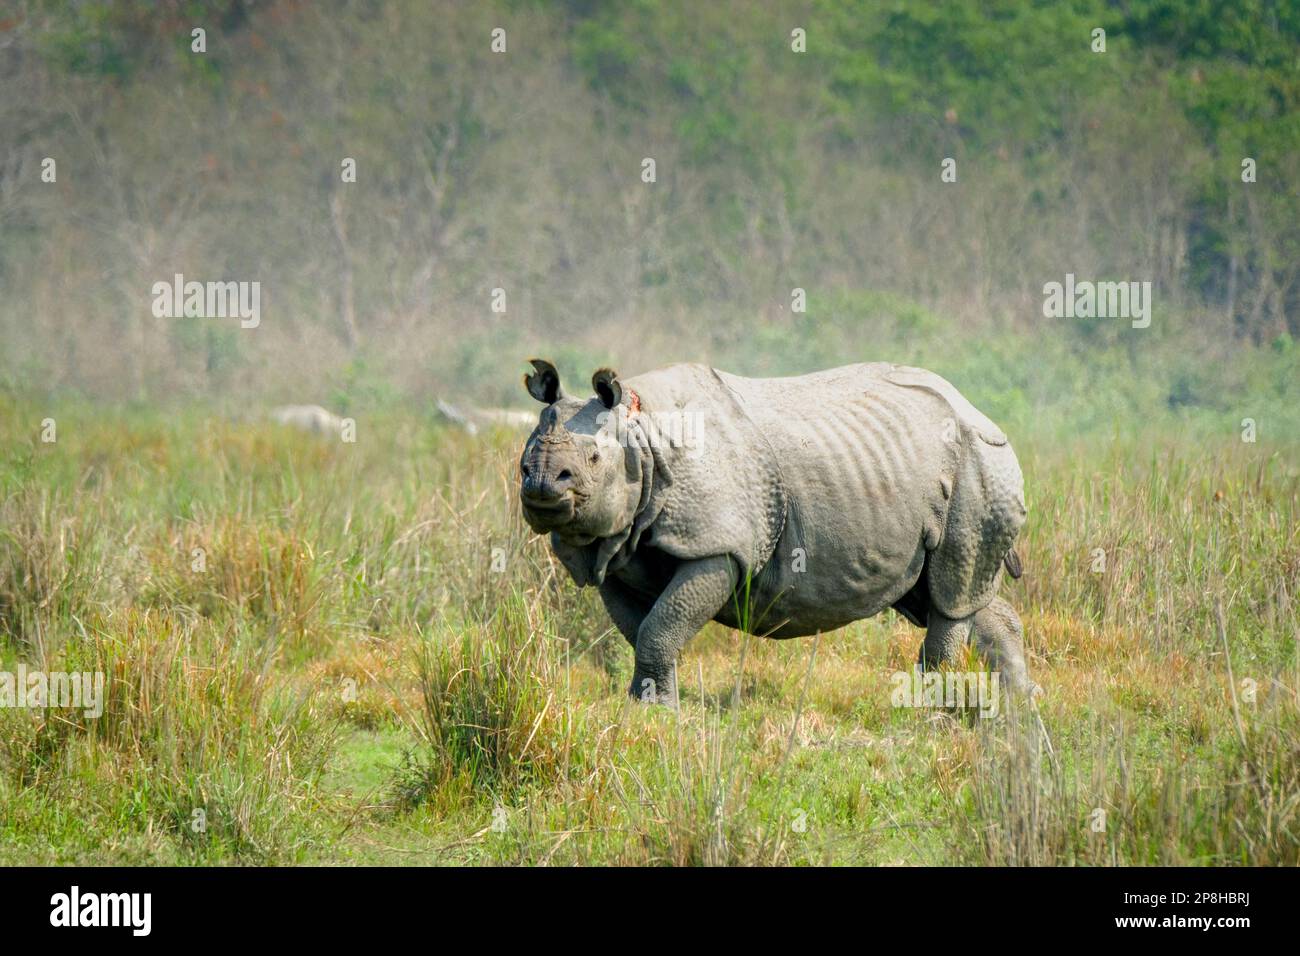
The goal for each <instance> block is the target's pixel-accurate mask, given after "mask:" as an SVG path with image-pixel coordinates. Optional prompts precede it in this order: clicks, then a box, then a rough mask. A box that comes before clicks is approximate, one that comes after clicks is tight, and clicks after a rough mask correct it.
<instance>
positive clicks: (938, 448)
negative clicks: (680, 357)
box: [519, 359, 1033, 704]
mask: <svg viewBox="0 0 1300 956" xmlns="http://www.w3.org/2000/svg"><path fill="white" fill-rule="evenodd" d="M532 365H533V368H534V372H533V373H532V374H530V375H525V376H524V383H525V386H526V388H527V389H528V392H529V394H531V395H532V396H533V398H535V399H537V400H538V401H539V402H541V403H542V404H543V405H545V406H546V407H545V408H544V409H543V410H542V412H541V416H540V419H539V421H538V424H537V428H536V429H535V430H534V431H533V433H532V435H531V436H530V437H529V439H528V442H527V443H526V445H525V446H524V450H523V454H522V456H521V458H520V462H519V469H520V500H521V504H522V508H523V515H524V518H525V520H526V521H527V523H528V525H529V526H530V527H531V528H532V529H533V530H534V531H536V532H538V533H539V534H540V533H549V534H550V536H551V546H552V548H553V549H554V552H555V554H556V556H557V557H558V558H559V560H560V562H561V563H562V564H563V565H564V566H565V568H566V569H567V570H568V571H569V573H570V574H571V575H572V576H573V579H574V580H575V581H576V582H577V583H578V585H579V586H586V585H594V586H595V587H597V588H599V590H600V596H601V599H602V601H603V603H604V605H605V608H606V610H607V611H608V612H609V616H610V617H611V618H612V619H613V621H614V624H615V625H616V626H617V627H618V629H619V631H621V632H622V634H623V636H624V637H626V638H627V640H628V642H629V643H630V644H631V645H632V647H633V648H634V650H635V652H636V666H635V670H634V674H633V678H632V685H631V687H630V688H629V693H630V694H631V695H632V696H634V697H637V698H639V699H643V700H644V699H647V698H648V697H649V698H653V699H655V700H657V701H659V702H666V703H670V704H671V703H673V702H674V701H675V700H676V691H677V688H676V662H677V656H678V653H679V652H680V651H681V649H682V647H683V645H684V644H685V643H686V641H687V640H688V639H689V638H690V637H692V636H693V635H694V634H695V633H696V632H697V631H698V630H699V629H700V628H701V627H703V626H704V625H705V624H706V623H707V622H708V621H710V620H714V621H720V622H722V623H723V624H726V625H728V626H730V627H737V628H741V629H743V630H746V631H748V632H749V633H754V634H760V635H763V636H766V637H773V638H787V637H798V636H802V635H807V634H814V633H819V632H823V631H830V630H833V629H835V628H839V627H842V626H844V625H845V624H848V623H850V622H852V621H856V620H859V619H861V618H866V617H870V616H872V615H874V614H877V613H879V612H881V611H883V610H884V609H886V608H890V607H892V608H894V609H895V610H897V611H898V612H899V613H901V614H902V615H903V616H904V617H906V618H907V619H908V620H910V621H911V622H912V623H913V624H915V625H917V626H919V627H924V628H925V629H926V636H925V640H924V642H923V644H922V647H921V653H920V666H921V667H922V668H932V667H934V666H935V665H937V664H939V663H942V662H954V661H955V660H957V659H958V658H959V657H960V656H961V654H962V653H963V651H962V647H963V645H964V644H966V643H967V642H970V643H972V644H973V645H974V646H975V647H976V649H977V650H978V651H979V652H980V653H981V654H982V655H983V657H984V659H985V660H986V661H987V662H988V663H989V665H990V666H992V667H994V668H995V669H997V670H998V671H1000V673H1001V675H1002V679H1003V682H1004V684H1005V685H1007V686H1009V687H1010V688H1011V689H1013V690H1016V691H1020V692H1027V691H1030V690H1032V689H1033V685H1032V684H1031V683H1030V681H1029V678H1028V675H1027V673H1026V670H1025V658H1024V643H1023V633H1022V629H1021V625H1020V619H1019V618H1018V617H1017V615H1016V612H1015V611H1014V610H1012V608H1011V606H1010V605H1009V604H1008V603H1007V602H1006V601H1004V600H1002V599H1001V598H999V597H998V596H997V591H998V585H999V582H1000V580H1001V576H1002V570H1003V568H1004V567H1005V568H1006V570H1007V571H1008V572H1009V573H1010V574H1011V575H1012V576H1013V577H1019V576H1020V564H1019V559H1018V558H1017V556H1016V553H1015V551H1013V550H1012V545H1013V544H1014V542H1015V540H1016V536H1017V535H1018V534H1019V532H1020V528H1021V526H1022V525H1023V524H1024V521H1025V503H1024V491H1023V481H1022V478H1021V474H1020V466H1019V464H1018V463H1017V461H1016V456H1015V454H1014V453H1013V452H1012V450H1011V446H1010V444H1008V442H1007V438H1006V436H1005V435H1004V434H1003V433H1002V431H1001V430H1000V429H999V428H998V427H997V426H996V425H994V424H993V422H991V421H989V419H988V418H986V417H985V416H984V415H983V414H981V413H980V412H979V411H977V410H976V409H975V407H974V406H973V405H971V403H970V402H968V401H967V400H966V399H965V398H963V397H962V395H961V394H960V393H959V392H958V391H957V389H956V388H954V387H953V386H952V385H951V384H949V383H948V382H947V381H945V380H944V379H942V378H940V377H939V376H938V375H936V374H934V373H933V372H928V371H925V370H924V369H919V368H910V367H907V366H903V365H893V364H889V363H884V362H877V363H872V364H862V365H847V366H844V367H842V368H835V369H830V370H829V371H824V372H817V373H814V374H811V375H803V376H799V377H794V378H742V377H740V376H737V375H730V374H728V373H726V372H721V371H718V370H717V369H714V368H710V367H709V366H707V365H698V364H683V365H671V366H668V367H666V368H661V369H658V370H656V371H652V372H647V373H645V374H643V375H638V376H635V377H633V378H629V379H627V380H626V381H620V380H619V378H618V375H617V374H616V373H615V372H613V371H612V370H610V369H601V370H600V371H598V372H596V373H595V375H594V376H593V378H592V388H593V390H594V391H595V396H594V397H591V398H574V397H570V396H569V395H567V394H565V392H564V390H563V389H562V388H561V386H560V377H559V374H558V373H557V372H556V370H555V367H554V366H553V365H552V364H551V363H550V362H546V361H542V360H540V359H533V360H532Z"/></svg>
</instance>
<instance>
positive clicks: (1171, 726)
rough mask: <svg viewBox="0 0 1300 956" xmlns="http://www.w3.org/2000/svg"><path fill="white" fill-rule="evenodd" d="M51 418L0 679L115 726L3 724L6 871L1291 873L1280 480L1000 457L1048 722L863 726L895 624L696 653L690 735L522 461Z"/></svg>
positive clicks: (887, 621) (11, 568)
mask: <svg viewBox="0 0 1300 956" xmlns="http://www.w3.org/2000/svg"><path fill="white" fill-rule="evenodd" d="M45 414H47V412H46V411H45V410H43V409H41V410H38V409H36V408H34V407H33V406H32V405H30V404H23V403H21V402H19V403H13V404H10V405H8V406H6V407H4V408H0V440H2V441H3V447H4V448H5V449H6V452H5V455H4V457H3V459H0V516H2V517H3V525H2V526H0V669H5V668H12V666H13V665H14V664H16V663H17V662H18V661H19V660H22V661H25V662H26V663H28V664H29V665H30V666H33V667H34V666H40V667H43V668H45V669H47V670H58V669H65V670H71V669H74V668H75V669H77V670H92V671H94V670H99V671H102V672H103V673H105V675H106V678H107V686H108V691H107V706H106V710H105V713H104V715H103V717H101V718H100V719H98V720H89V719H86V718H85V717H84V715H80V714H78V713H75V712H69V711H63V710H58V709H55V708H46V709H37V710H11V709H3V710H0V806H3V809H4V813H3V815H0V859H3V860H5V861H41V862H50V861H61V860H81V861H92V862H121V861H130V862H139V861H151V862H158V861H167V862H223V861H233V862H251V861H274V862H294V861H299V860H313V861H336V860H340V859H352V858H359V859H369V858H371V856H377V857H379V858H382V859H385V860H391V859H394V858H395V859H398V860H408V859H414V860H417V861H425V860H436V861H440V862H503V863H529V864H560V863H570V864H572V863H608V862H621V863H627V864H668V865H690V864H704V865H728V864H755V865H767V864H782V863H811V862H818V863H822V862H867V863H881V862H889V863H894V862H904V863H906V862H938V863H947V862H954V861H960V862H971V863H1010V864H1058V863H1064V864H1088V865H1112V864H1126V863H1151V862H1185V863H1211V862H1213V863H1295V862H1297V851H1296V840H1295V834H1296V833H1297V832H1300V821H1297V819H1296V815H1297V812H1298V811H1297V804H1298V802H1300V780H1298V779H1297V773H1298V771H1297V750H1298V747H1297V741H1298V740H1300V734H1298V733H1297V731H1298V730H1300V728H1298V727H1297V722H1296V717H1295V714H1296V694H1297V688H1298V687H1300V678H1298V677H1297V666H1298V665H1297V648H1296V635H1297V633H1298V632H1300V616H1298V612H1297V607H1296V602H1295V601H1294V599H1293V597H1292V596H1293V595H1294V594H1296V590H1297V583H1298V582H1297V572H1298V569H1300V530H1298V524H1300V523H1298V522H1297V520H1296V519H1297V517H1298V514H1297V500H1296V496H1297V487H1298V486H1297V481H1298V480H1300V476H1298V473H1297V464H1296V456H1295V449H1294V448H1293V447H1291V446H1289V445H1283V444H1274V445H1269V444H1267V443H1260V444H1258V445H1249V444H1246V443H1240V442H1223V441H1219V442H1209V441H1204V440H1198V441H1195V442H1194V441H1192V440H1191V439H1184V440H1172V439H1169V438H1157V439H1155V440H1152V439H1151V438H1150V437H1149V436H1146V435H1143V436H1137V435H1134V436H1119V437H1116V438H1113V439H1101V438H1097V437H1093V438H1090V439H1087V440H1079V441H1076V442H1072V443H1071V442H1062V443H1060V444H1059V447H1058V446H1057V439H1058V436H1054V435H1053V436H1046V437H1044V439H1043V440H1042V441H1035V440H1034V436H1033V434H1032V433H1029V434H1027V435H1025V436H1023V437H1017V448H1018V450H1020V451H1021V457H1022V460H1023V463H1024V468H1025V472H1026V476H1027V485H1028V488H1029V495H1030V515H1031V517H1030V523H1029V525H1028V527H1027V528H1026V533H1025V537H1024V539H1023V548H1022V555H1023V557H1024V564H1025V569H1026V573H1025V577H1024V578H1023V579H1022V580H1021V581H1019V582H1016V583H1014V584H1012V583H1008V584H1007V594H1008V597H1009V598H1010V600H1011V601H1012V602H1013V603H1014V604H1016V605H1017V606H1018V607H1019V608H1020V609H1021V611H1022V617H1023V618H1024V621H1025V625H1026V627H1025V629H1026V637H1027V645H1028V653H1029V658H1030V667H1031V670H1032V671H1033V674H1034V677H1035V679H1036V680H1037V681H1038V682H1039V683H1041V684H1042V685H1043V686H1044V688H1045V689H1046V695H1045V696H1044V698H1043V699H1042V700H1041V702H1040V703H1039V712H1038V714H1037V716H1033V715H1028V716H1026V715H1020V716H1017V715H1016V714H1014V713H1011V714H1008V715H1007V716H1006V717H1005V718H1003V719H1000V720H997V721H992V722H986V721H956V722H954V721H952V720H950V719H949V718H947V717H946V716H944V715H942V714H931V713H928V712H924V711H920V712H915V711H897V710H894V709H892V708H891V707H890V706H889V696H888V692H889V680H888V675H889V674H890V672H891V671H893V670H896V669H899V668H907V667H910V666H911V662H912V661H914V660H915V657H916V648H917V644H918V642H919V640H920V637H921V634H920V632H919V631H917V630H915V629H913V628H910V627H909V626H907V625H905V624H904V623H902V622H901V621H900V620H898V619H891V618H889V617H886V618H882V619H879V620H875V621H871V622H865V623H863V624H859V625H854V626H853V627H850V628H847V629H844V630H842V631H840V632H836V633H834V634H829V635H824V636H823V637H822V638H820V640H819V642H818V643H816V644H815V645H814V643H813V642H812V641H787V642H773V641H764V640H760V639H749V640H744V639H743V638H741V637H740V635H738V634H737V633H735V632H732V631H728V630H725V629H723V628H721V627H718V626H710V627H709V628H706V630H705V631H704V632H703V633H702V634H701V635H700V636H699V637H697V638H696V639H695V640H694V641H693V642H692V643H691V644H690V645H689V646H688V648H687V652H686V654H685V656H684V658H683V660H682V663H681V665H680V666H681V679H680V681H679V690H680V695H681V709H680V711H678V712H676V713H672V712H659V711H658V710H656V709H650V708H645V707H642V706H640V705H638V704H634V703H630V702H628V701H627V699H626V687H627V681H628V677H629V674H630V669H631V656H632V652H631V649H630V648H629V647H628V646H627V644H626V642H625V641H624V640H623V638H622V637H621V636H620V635H619V634H618V633H617V632H615V631H613V629H612V628H611V627H610V624H609V622H608V620H607V618H606V617H605V615H604V612H603V610H602V608H601V607H600V603H599V600H598V599H597V598H596V597H595V596H594V595H593V594H591V593H589V592H579V591H577V590H576V589H575V588H574V587H573V585H572V584H571V582H569V581H568V580H567V577H566V575H565V574H564V573H563V571H562V569H560V568H559V566H558V565H557V564H556V563H555V562H554V560H553V559H552V558H551V556H550V554H549V551H548V549H547V548H546V544H545V542H544V541H543V540H541V539H539V538H536V537H534V536H532V535H530V534H529V533H528V531H527V529H526V527H524V525H523V523H522V521H521V520H520V517H519V514H518V509H517V504H516V502H515V500H514V488H513V474H514V461H515V457H516V453H517V446H516V444H515V441H516V440H515V439H512V438H510V437H507V436H502V435H498V436H495V437H490V438H488V439H481V438H480V439H471V438H469V437H468V436H465V435H461V434H458V433H449V432H447V431H445V430H442V429H440V428H438V427H436V426H433V425H431V424H429V423H425V422H423V421H421V420H419V419H418V418H417V417H412V416H410V415H406V414H403V413H401V412H400V410H396V409H389V410H380V411H376V412H374V413H373V414H371V415H361V416H360V417H359V434H360V436H361V437H360V440H359V441H358V442H357V443H356V444H355V445H343V444H341V443H332V442H329V441H322V440H320V439H318V438H315V437H311V436H303V435H299V434H297V433H292V432H288V431H284V430H280V429H272V428H268V427H266V426H262V425H258V424H255V423H252V422H229V421H214V420H211V419H208V418H205V417H203V416H202V415H200V414H198V413H197V412H194V411H181V412H180V413H178V414H177V415H174V416H171V417H169V418H163V417H162V416H161V415H157V414H153V413H150V412H148V411H138V412H132V413H129V414H119V413H107V414H105V413H95V412H92V411H91V410H89V409H85V408H80V407H78V406H76V405H75V404H70V405H69V406H68V408H67V409H66V411H61V412H60V413H59V414H58V417H59V421H60V430H59V440H58V442H57V443H55V444H54V445H42V444H41V443H39V442H38V441H37V440H36V439H35V437H34V434H33V431H32V429H31V427H30V426H31V423H32V422H33V421H39V420H40V418H41V417H43V416H44V415H45ZM1098 548H1099V549H1101V550H1102V551H1103V553H1104V555H1105V561H1104V566H1100V567H1099V569H1097V570H1094V567H1095V565H1094V562H1093V554H1094V551H1095V550H1096V549H1098ZM195 549H202V551H203V553H204V557H205V562H204V563H203V565H202V569H201V570H196V569H195V564H194V552H195ZM1220 604H1221V605H1222V607H1223V611H1224V614H1223V622H1224V623H1223V630H1222V633H1220V630H1219V628H1218V626H1217V619H1216V615H1215V607H1216V605H1220ZM814 646H815V647H816V648H817V652H816V654H815V656H814V654H813V649H814ZM1229 655H1230V657H1229ZM1229 665H1231V667H1229ZM1230 671H1231V678H1230V676H1229V672H1230ZM345 691H346V693H345ZM1022 717H1023V718H1024V722H1023V723H1022ZM1048 741H1050V745H1051V746H1050V749H1049V748H1048V746H1047V742H1048ZM402 755H405V756H402ZM1098 810H1100V811H1103V812H1104V825H1103V826H1102V827H1101V828H1100V829H1099V830H1096V831H1094V825H1095V821H1097V820H1099V819H1102V818H1100V817H1098V816H1097V814H1096V811H1098ZM196 811H201V813H198V814H196ZM199 821H202V825H201V826H200V825H198V822H199ZM385 854H390V855H385ZM394 854H395V855H396V856H393V855H394Z"/></svg>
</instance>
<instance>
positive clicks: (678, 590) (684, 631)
mask: <svg viewBox="0 0 1300 956" xmlns="http://www.w3.org/2000/svg"><path fill="white" fill-rule="evenodd" d="M735 585H736V572H735V570H734V568H733V566H732V562H731V559H730V558H729V557H727V556H725V555H719V556H717V557H712V558H701V559H700V560H698V561H686V562H684V563H682V564H681V565H679V566H678V568H677V571H676V572H675V573H674V574H673V578H672V580H671V581H669V582H668V586H667V587H666V588H664V591H663V593H662V594H660V595H659V599H658V600H657V601H655V603H654V607H652V608H651V609H650V613H649V614H647V615H646V618H645V620H644V621H642V622H641V627H640V629H639V630H638V631H637V638H636V670H635V671H634V673H633V675H632V686H631V687H630V688H628V694H629V695H631V696H632V697H633V698H635V699H637V700H642V701H646V702H649V703H659V704H666V705H668V706H669V707H673V706H676V702H677V655H678V654H680V653H681V650H682V648H683V647H684V646H685V645H686V642H687V641H688V640H690V639H691V638H692V637H693V636H694V635H695V633H696V632H697V631H699V629H700V628H702V627H703V626H704V625H705V624H707V623H708V622H709V621H710V620H712V619H713V617H714V615H716V614H717V613H718V611H720V610H721V609H722V608H723V606H724V605H725V604H726V603H727V602H728V601H730V600H731V596H732V592H733V591H734V589H735Z"/></svg>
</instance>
